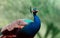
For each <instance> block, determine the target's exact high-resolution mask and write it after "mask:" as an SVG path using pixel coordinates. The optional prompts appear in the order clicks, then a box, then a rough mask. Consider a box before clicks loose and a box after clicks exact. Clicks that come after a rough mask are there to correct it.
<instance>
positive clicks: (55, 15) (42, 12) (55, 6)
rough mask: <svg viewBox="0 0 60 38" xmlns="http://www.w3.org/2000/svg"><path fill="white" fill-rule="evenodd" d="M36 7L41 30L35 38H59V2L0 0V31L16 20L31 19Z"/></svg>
mask: <svg viewBox="0 0 60 38" xmlns="http://www.w3.org/2000/svg"><path fill="white" fill-rule="evenodd" d="M30 6H32V7H37V9H38V10H39V12H38V14H37V15H38V16H39V18H40V19H41V22H42V23H41V29H40V31H39V32H38V33H37V34H36V36H35V38H60V0H0V29H1V28H2V27H3V26H5V25H7V24H9V23H11V22H12V21H14V20H17V19H31V20H33V16H32V14H31V13H30Z"/></svg>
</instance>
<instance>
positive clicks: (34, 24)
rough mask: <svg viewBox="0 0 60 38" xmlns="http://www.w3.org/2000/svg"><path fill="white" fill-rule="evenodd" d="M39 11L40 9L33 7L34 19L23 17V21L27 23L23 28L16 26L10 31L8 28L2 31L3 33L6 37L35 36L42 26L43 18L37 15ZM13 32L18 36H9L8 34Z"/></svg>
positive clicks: (28, 37)
mask: <svg viewBox="0 0 60 38" xmlns="http://www.w3.org/2000/svg"><path fill="white" fill-rule="evenodd" d="M37 12H38V11H37V10H36V8H33V11H32V13H33V17H34V21H32V20H30V19H23V21H24V22H25V23H27V24H25V26H24V27H23V28H22V29H20V28H14V29H13V30H11V31H8V30H7V29H6V30H4V31H2V35H3V36H7V37H6V38H34V36H35V35H36V33H37V32H38V31H39V29H40V27H41V20H40V18H39V17H38V16H37ZM19 24H20V23H19ZM12 34H14V35H16V37H8V35H12ZM2 38H3V37H2Z"/></svg>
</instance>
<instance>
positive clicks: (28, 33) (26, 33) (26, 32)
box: [17, 14, 41, 38]
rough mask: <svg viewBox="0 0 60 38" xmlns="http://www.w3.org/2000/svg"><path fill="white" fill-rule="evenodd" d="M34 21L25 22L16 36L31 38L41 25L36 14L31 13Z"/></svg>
mask: <svg viewBox="0 0 60 38" xmlns="http://www.w3.org/2000/svg"><path fill="white" fill-rule="evenodd" d="M33 17H34V21H33V22H30V23H29V24H27V25H26V26H25V27H24V28H23V29H20V30H19V31H18V32H17V37H18V38H33V37H34V36H35V34H36V33H37V32H38V31H39V29H40V26H41V21H40V19H39V17H38V16H37V15H36V14H33Z"/></svg>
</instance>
